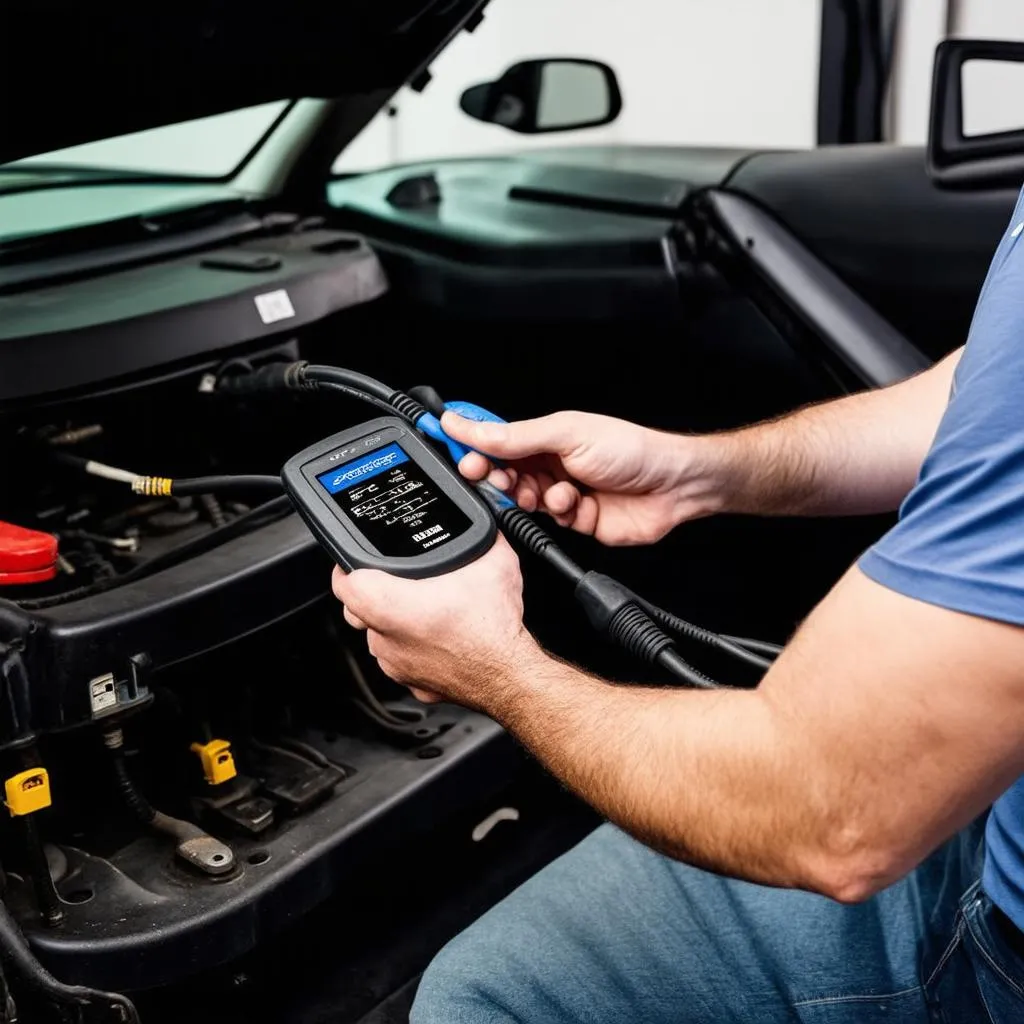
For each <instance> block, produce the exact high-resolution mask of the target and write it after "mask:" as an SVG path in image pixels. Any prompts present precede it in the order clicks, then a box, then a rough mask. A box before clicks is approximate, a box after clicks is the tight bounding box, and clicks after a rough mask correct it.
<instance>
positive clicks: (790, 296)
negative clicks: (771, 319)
mask: <svg viewBox="0 0 1024 1024" xmlns="http://www.w3.org/2000/svg"><path fill="white" fill-rule="evenodd" d="M703 202H704V204H705V205H706V207H707V208H708V209H709V210H710V211H711V214H712V218H713V222H714V224H715V225H716V227H717V228H718V230H719V231H721V232H722V233H723V234H725V235H726V236H727V237H728V238H729V240H730V242H731V243H732V246H733V249H734V250H735V251H736V252H738V253H742V254H743V255H744V256H745V258H746V260H747V261H749V264H750V265H751V266H752V267H753V268H754V270H755V272H756V273H757V275H758V276H759V277H760V279H761V280H763V281H765V282H766V283H768V284H769V285H770V287H771V288H772V289H774V291H775V293H776V294H777V296H778V298H779V299H780V300H782V301H783V302H784V303H785V304H786V306H787V307H788V308H789V310H790V311H791V312H792V313H793V314H795V315H796V316H797V317H798V318H799V319H800V320H801V321H802V322H803V323H804V325H805V326H806V327H809V328H810V329H811V330H812V331H813V332H814V336H815V337H816V338H817V339H819V340H820V342H821V343H822V345H823V346H824V347H825V349H826V350H827V351H828V352H829V353H830V355H831V356H832V358H833V359H834V360H836V361H837V362H838V363H840V364H841V365H842V366H843V367H845V368H846V369H847V370H849V371H851V372H852V373H853V374H854V375H855V377H856V379H857V380H858V381H860V382H863V383H866V384H870V385H871V386H873V387H885V386H886V385H887V384H893V383H895V382H896V381H898V380H902V379H903V378H904V377H908V376H910V375H911V374H913V373H917V372H919V371H921V370H924V369H927V367H928V366H930V365H931V360H930V359H929V358H928V357H927V356H926V355H925V354H924V353H922V352H921V351H920V350H919V349H917V348H915V347H914V345H913V344H911V342H909V341H908V340H907V339H906V338H905V337H903V335H901V334H900V333H899V331H897V330H896V329H895V328H894V327H893V326H892V324H890V323H889V322H888V321H887V320H885V319H884V318H883V317H881V316H879V314H878V313H877V312H876V311H875V310H874V309H872V308H871V306H869V305H868V304H867V303H866V302H865V301H864V300H863V299H862V298H861V297H860V296H859V295H857V293H856V292H854V291H853V290H852V289H851V288H850V287H849V285H847V284H845V283H844V282H843V281H842V280H841V279H840V278H839V277H838V276H837V275H836V274H835V273H834V272H833V271H832V270H831V269H830V268H829V267H828V266H826V265H825V264H824V263H822V261H821V260H819V259H818V258H817V257H816V256H815V255H814V254H813V253H812V252H810V250H809V249H808V248H807V247H806V246H805V245H803V243H802V242H800V241H799V240H798V239H797V238H795V237H794V236H793V235H792V233H791V232H789V231H788V230H787V229H786V228H785V227H783V225H781V224H780V223H779V222H778V221H777V220H775V218H774V217H772V216H770V215H769V214H767V213H765V211H764V210H762V209H760V208H759V207H758V206H755V205H754V204H753V203H752V202H750V200H748V199H746V198H744V197H743V196H739V195H734V194H732V193H730V192H725V191H722V190H718V189H712V190H710V191H708V192H707V193H706V194H705V196H704V198H703Z"/></svg>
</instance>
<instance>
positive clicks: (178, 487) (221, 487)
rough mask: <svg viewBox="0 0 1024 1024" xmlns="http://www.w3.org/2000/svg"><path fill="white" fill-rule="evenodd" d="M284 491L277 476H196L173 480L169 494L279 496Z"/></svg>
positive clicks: (181, 496)
mask: <svg viewBox="0 0 1024 1024" xmlns="http://www.w3.org/2000/svg"><path fill="white" fill-rule="evenodd" d="M283 489H284V485H283V484H282V483H281V478H280V477H279V476H258V475H247V476H197V477H193V478H190V479H185V480H175V481H174V482H173V483H172V484H171V494H172V495H174V496H175V497H177V498H184V497H186V496H188V495H193V494H214V493H216V494H225V493H228V492H231V491H273V492H274V493H275V494H280V493H281V491H282V490H283Z"/></svg>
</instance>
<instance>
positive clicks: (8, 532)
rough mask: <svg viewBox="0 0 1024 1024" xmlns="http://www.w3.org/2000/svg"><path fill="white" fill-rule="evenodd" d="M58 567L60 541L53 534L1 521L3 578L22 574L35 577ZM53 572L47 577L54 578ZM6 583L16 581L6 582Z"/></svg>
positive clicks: (0, 571)
mask: <svg viewBox="0 0 1024 1024" xmlns="http://www.w3.org/2000/svg"><path fill="white" fill-rule="evenodd" d="M56 565H57V538H56V537H54V535H53V534H52V533H43V532H42V531H41V530H28V529H26V528H25V527H24V526H15V525H14V524H13V523H5V522H3V521H2V520H0V578H3V577H8V576H18V575H20V574H22V573H26V574H31V575H33V576H36V574H38V573H46V572H50V570H53V572H56ZM53 572H50V575H49V576H47V577H45V578H46V579H52V577H53ZM3 582H6V583H10V582H13V581H12V580H10V579H4V580H3ZM25 582H35V580H32V581H30V580H25Z"/></svg>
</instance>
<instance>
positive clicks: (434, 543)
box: [216, 361, 781, 689]
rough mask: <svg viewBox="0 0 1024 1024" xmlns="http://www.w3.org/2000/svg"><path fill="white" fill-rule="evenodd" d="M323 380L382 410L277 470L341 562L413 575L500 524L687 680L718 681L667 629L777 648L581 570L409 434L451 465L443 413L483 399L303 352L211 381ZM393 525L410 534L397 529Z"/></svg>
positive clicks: (600, 624) (639, 651) (755, 655)
mask: <svg viewBox="0 0 1024 1024" xmlns="http://www.w3.org/2000/svg"><path fill="white" fill-rule="evenodd" d="M320 388H326V389H328V390H332V391H338V392H341V393H343V394H345V395H347V396H349V397H351V398H355V399H358V400H360V401H363V402H367V403H369V404H371V405H373V406H375V407H376V408H378V409H380V410H381V411H384V412H387V413H389V414H390V415H389V416H388V417H386V418H383V419H378V420H373V421H371V422H369V423H365V424H362V425H360V426H358V427H354V428H351V429H350V430H346V431H343V432H341V433H339V434H336V435H333V436H332V437H330V438H327V439H325V440H324V441H321V442H319V443H318V444H316V445H313V446H311V447H310V448H307V449H306V450H304V451H303V452H300V453H299V454H298V455H296V456H295V457H293V458H292V459H290V460H289V462H288V463H287V465H286V466H285V468H284V470H283V472H282V480H283V482H284V486H285V489H286V491H287V492H288V494H289V496H290V497H291V499H292V501H293V503H294V504H295V506H296V508H297V510H298V511H299V513H300V514H301V515H302V517H303V518H304V519H305V521H306V523H307V524H308V525H309V526H310V528H311V529H312V531H313V533H314V535H315V536H316V537H317V538H318V540H319V541H320V542H321V544H322V545H323V546H324V547H325V548H326V549H327V550H328V551H329V552H330V553H331V555H332V557H333V558H334V560H335V561H336V562H337V563H338V564H339V565H341V566H342V567H343V568H346V569H353V568H360V567H372V568H379V569H383V570H384V571H388V572H391V573H393V574H395V575H400V576H406V577H409V578H423V577H427V576H431V575H438V574H440V573H442V572H448V571H451V570H453V569H455V568H458V567H460V566H462V565H465V564H467V563H468V562H470V561H472V560H473V559H474V558H477V557H479V556H480V555H481V554H483V552H484V551H486V550H487V549H488V548H489V547H490V545H491V543H492V542H493V539H494V526H495V524H496V525H497V527H498V528H500V529H501V531H502V532H503V533H504V534H505V535H506V536H507V537H508V538H509V539H510V540H511V541H512V542H513V544H514V545H515V546H516V547H518V548H520V549H521V550H525V551H528V552H530V553H531V554H533V555H535V556H536V557H538V558H540V559H541V560H542V561H544V562H546V563H547V564H548V565H550V566H551V567H552V568H553V569H555V571H556V572H558V573H559V574H560V575H562V576H563V577H565V578H566V579H568V580H569V582H571V583H572V584H573V587H574V594H575V597H576V599H577V600H578V601H579V602H580V604H581V605H582V606H583V608H584V611H585V612H586V614H587V617H588V618H589V620H590V622H591V623H592V624H593V625H594V626H595V627H596V628H597V629H599V630H600V631H602V632H604V633H606V634H607V635H608V636H609V637H610V638H611V639H612V640H614V641H615V642H616V643H618V644H619V645H620V646H621V647H623V648H624V649H625V650H626V651H628V652H629V653H631V654H633V655H635V656H637V657H639V658H641V659H642V660H643V661H645V662H647V663H648V664H651V665H656V666H659V667H660V668H661V669H663V670H665V671H666V672H668V673H669V674H670V675H671V676H672V677H673V678H675V679H677V680H678V681H680V682H682V683H684V684H685V685H687V686H692V687H698V688H701V689H713V688H716V687H718V686H719V685H720V684H719V683H717V682H716V681H715V680H713V679H711V678H710V677H708V676H707V675H705V674H704V673H702V672H700V671H698V670H697V669H696V668H694V667H693V666H692V665H690V664H689V663H688V662H687V661H686V660H685V659H684V658H683V657H682V655H680V654H679V652H678V651H677V650H676V648H675V641H674V639H673V635H674V636H676V637H680V638H685V639H689V640H691V641H695V642H698V643H703V644H705V645H707V646H710V647H713V648H714V649H716V650H718V651H720V652H721V653H723V654H726V655H728V656H730V657H733V658H736V659H738V660H740V661H743V662H744V663H746V664H748V665H750V666H752V667H756V668H758V669H761V670H764V669H766V668H768V667H769V666H770V664H771V661H772V659H773V658H774V656H775V655H776V654H777V653H778V651H779V650H781V648H778V647H777V646H776V645H774V644H769V643H766V642H764V641H759V640H748V639H746V638H743V637H727V636H722V635H720V634H718V633H714V632H712V631H711V630H706V629H703V628H701V627H699V626H696V625H694V624H692V623H689V622H687V621H686V620H684V619H681V618H680V617H679V616H676V615H673V614H672V613H670V612H667V611H665V610H664V609H660V608H657V607H656V606H654V605H652V604H650V603H649V602H647V601H644V600H643V599H642V598H639V597H637V595H635V594H634V593H633V592H632V591H630V590H629V589H628V588H627V587H625V586H623V585H622V584H621V583H619V582H617V581H616V580H614V579H612V578H611V577H609V576H606V575H604V574H602V573H596V572H588V571H587V570H585V569H583V568H582V567H581V566H580V565H578V564H577V563H576V562H575V561H574V560H573V559H572V558H571V557H570V556H569V555H568V554H567V553H566V552H565V551H564V550H563V549H562V548H560V547H559V546H558V544H557V543H556V542H555V540H554V539H553V538H552V537H551V536H550V535H549V534H548V533H547V532H546V531H545V530H544V529H543V528H542V527H541V526H540V525H539V524H538V523H537V522H536V521H535V520H534V519H533V518H532V517H531V516H530V515H529V514H528V513H526V512H525V511H523V510H522V509H521V508H519V506H518V505H516V503H515V502H514V501H513V500H512V499H511V498H510V497H509V496H508V495H506V494H505V493H503V492H502V491H500V490H499V489H498V488H496V487H494V486H493V485H492V484H490V483H488V482H487V481H481V482H479V483H477V484H475V485H473V486H472V487H471V486H470V485H468V484H467V483H466V481H465V480H463V478H462V477H461V476H460V475H459V474H458V472H457V471H456V470H455V469H454V468H453V467H451V466H449V465H448V464H447V463H446V462H444V461H443V460H442V459H440V458H439V456H438V455H437V454H436V453H435V451H434V450H433V449H431V448H430V447H429V446H427V445H426V444H424V443H423V441H421V440H420V439H419V437H417V434H416V432H419V433H421V434H424V435H426V436H427V437H428V438H430V439H432V440H434V441H436V442H437V443H438V444H439V445H442V446H443V447H444V448H446V449H447V452H448V454H449V456H450V458H451V460H452V462H453V463H455V464H456V465H457V464H458V463H459V462H460V461H461V459H462V458H463V457H464V456H465V455H466V454H468V453H469V451H470V449H469V448H467V447H466V446H464V445H462V444H460V443H459V442H457V441H455V440H454V439H453V438H451V437H449V436H448V435H447V434H446V433H445V432H444V430H443V428H442V427H441V423H440V416H441V415H442V414H443V413H444V412H445V411H446V410H450V411H453V412H456V413H458V414H459V415H461V416H463V417H465V418H467V419H473V420H477V421H491V422H499V423H501V422H504V421H503V420H501V419H500V418H499V417H497V416H495V415H494V414H493V413H490V412H488V411H487V410H486V409H483V408H481V407H480V406H477V405H474V404H472V403H468V402H444V401H442V399H441V398H440V396H439V395H438V394H437V392H436V391H434V390H433V389H432V388H426V387H422V388H417V389H414V390H413V392H412V393H411V394H407V393H405V392H402V391H398V390H395V389H393V388H390V387H388V386H387V385H386V384H384V383H382V382H381V381H378V380H375V379H374V378H372V377H369V376H366V375H365V374H361V373H358V372H356V371H353V370H348V369H345V368H343V367H336V366H322V365H316V364H311V363H307V362H301V361H300V362H293V363H270V364H268V365H266V366H263V367H261V368H259V369H257V370H255V371H253V372H252V373H247V374H237V373H236V374H231V375H227V376H224V377H223V378H222V379H221V380H219V381H218V384H217V388H216V390H218V391H221V392H227V393H232V394H236V395H244V394H253V393H256V392H262V391H278V390H314V389H320ZM410 428H412V429H410ZM488 510H489V511H488ZM399 524H400V525H402V526H404V527H407V528H411V529H413V531H414V532H412V533H409V530H408V529H398V528H397V526H398V525H399Z"/></svg>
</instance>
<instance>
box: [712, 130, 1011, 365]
mask: <svg viewBox="0 0 1024 1024" xmlns="http://www.w3.org/2000/svg"><path fill="white" fill-rule="evenodd" d="M728 186H729V188H730V189H732V190H735V191H738V192H742V193H744V194H745V195H747V196H749V197H751V198H752V199H754V200H756V201H757V202H758V203H759V204H760V205H761V206H764V207H767V208H768V209H769V210H771V211H772V212H773V213H774V214H775V216H776V217H778V219H779V220H780V221H781V222H782V223H783V224H785V225H786V227H788V228H789V229H790V230H791V231H792V232H793V234H794V235H796V236H797V237H798V238H799V239H800V241H801V242H803V243H804V244H805V245H806V246H807V247H808V248H810V249H811V250H812V251H813V252H814V254H815V255H816V256H818V257H819V258H820V259H822V260H824V262H825V263H827V264H828V265H829V266H830V267H831V268H832V269H833V270H834V271H835V272H836V273H837V274H838V275H839V276H840V277H842V278H843V280H844V281H846V283H847V284H849V285H851V286H852V287H853V288H854V289H855V290H856V291H857V292H858V293H859V294H860V295H862V296H863V297H864V298H865V299H866V300H867V301H868V302H870V303H871V305H872V306H874V308H875V309H877V310H878V311H879V312H880V313H881V314H882V315H883V316H884V317H885V318H886V319H887V320H890V321H891V322H892V323H893V324H895V326H896V327H897V328H898V329H899V330H900V331H901V332H902V333H903V334H905V335H906V336H907V337H908V338H910V340H911V341H913V342H914V344H916V345H917V346H918V347H919V348H921V349H922V350H924V351H925V352H927V353H928V354H929V355H930V356H932V357H933V358H937V357H939V356H941V355H943V354H945V353H946V352H948V351H950V350H951V349H953V348H955V347H956V346H958V345H961V344H963V342H964V341H965V340H966V336H967V330H968V327H969V326H970V321H971V316H972V314H973V312H974V305H975V303H976V302H977V299H978V293H979V291H980V290H981V284H982V281H983V280H984V279H985V273H986V271H987V270H988V265H989V261H990V260H991V259H992V254H993V253H994V252H995V248H996V246H997V245H998V244H999V238H1000V236H1001V235H1002V233H1003V231H1004V230H1005V229H1006V226H1007V223H1008V221H1009V218H1010V215H1011V213H1012V212H1013V207H1014V203H1015V201H1016V198H1017V190H1016V189H1009V188H1003V189H991V190H982V191H976V192H951V191H948V190H943V189H940V188H937V187H936V186H935V185H934V184H933V183H932V182H931V181H930V180H929V178H928V175H927V173H926V170H925V154H924V149H923V148H920V147H914V146H887V145H877V146H836V147H825V148H822V149H817V150H810V151H807V152H799V153H764V154H759V155H757V156H754V157H752V158H751V159H750V160H748V161H747V162H745V163H744V164H743V165H742V166H740V167H739V169H738V170H737V171H736V173H735V174H734V175H733V176H732V177H731V178H730V179H729V181H728Z"/></svg>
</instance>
